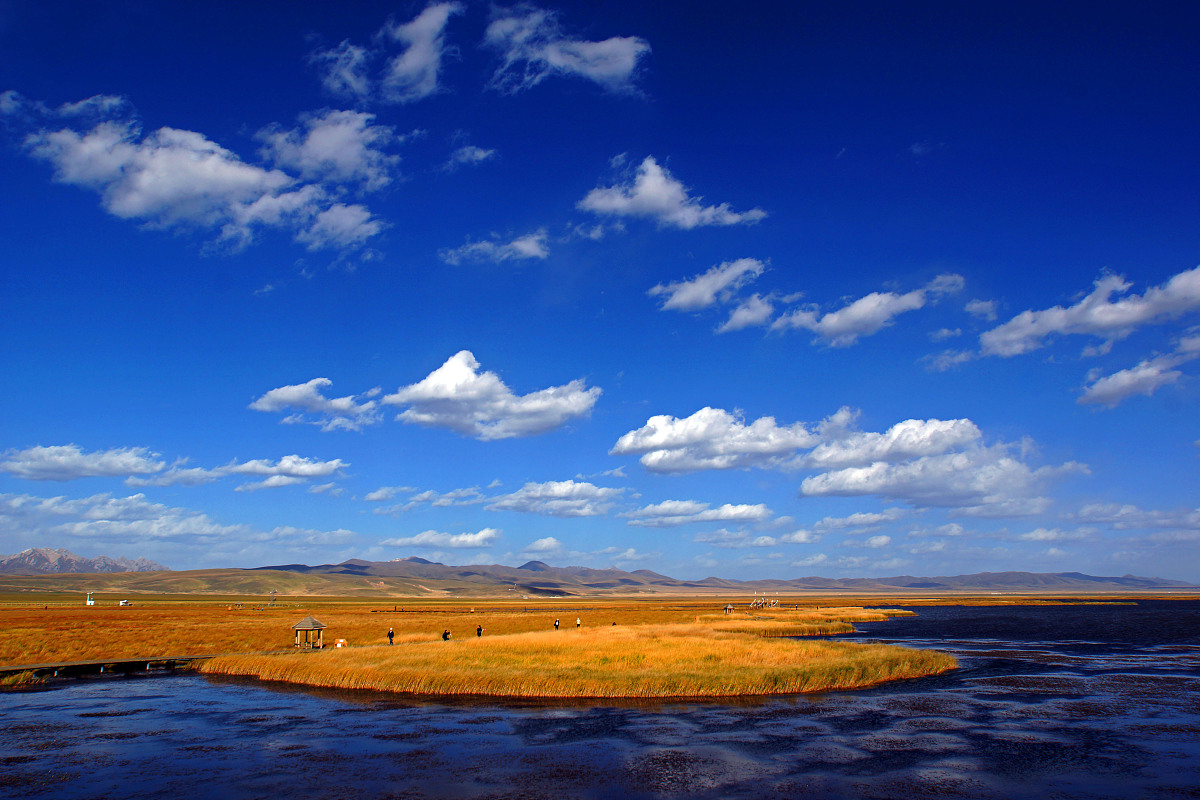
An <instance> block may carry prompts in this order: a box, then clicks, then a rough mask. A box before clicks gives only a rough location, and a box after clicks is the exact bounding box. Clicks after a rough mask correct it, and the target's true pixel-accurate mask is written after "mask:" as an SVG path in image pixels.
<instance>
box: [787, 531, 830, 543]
mask: <svg viewBox="0 0 1200 800" xmlns="http://www.w3.org/2000/svg"><path fill="white" fill-rule="evenodd" d="M779 541H781V542H785V543H787V544H812V543H813V542H819V541H821V537H820V536H818V535H817V534H815V533H813V532H812V531H806V530H798V531H792V532H791V533H785V534H784V535H783V536H780V537H779Z"/></svg>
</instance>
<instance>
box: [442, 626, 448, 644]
mask: <svg viewBox="0 0 1200 800" xmlns="http://www.w3.org/2000/svg"><path fill="white" fill-rule="evenodd" d="M442 641H443V642H448V641H450V629H449V628H446V630H444V631H442Z"/></svg>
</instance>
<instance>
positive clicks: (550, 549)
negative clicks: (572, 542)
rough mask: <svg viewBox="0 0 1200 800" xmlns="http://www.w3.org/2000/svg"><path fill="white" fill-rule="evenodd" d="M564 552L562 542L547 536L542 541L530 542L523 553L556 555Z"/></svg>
mask: <svg viewBox="0 0 1200 800" xmlns="http://www.w3.org/2000/svg"><path fill="white" fill-rule="evenodd" d="M559 550H562V542H560V541H559V540H558V539H555V538H554V537H553V536H547V537H545V538H542V539H535V540H534V541H532V542H530V543H529V544H528V545H527V546H526V547H525V549H524V550H522V551H521V552H522V553H556V552H558V551H559Z"/></svg>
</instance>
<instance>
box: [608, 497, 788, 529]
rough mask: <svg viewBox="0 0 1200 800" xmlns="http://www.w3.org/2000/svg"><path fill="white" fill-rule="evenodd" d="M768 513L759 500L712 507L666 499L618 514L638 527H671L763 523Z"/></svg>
mask: <svg viewBox="0 0 1200 800" xmlns="http://www.w3.org/2000/svg"><path fill="white" fill-rule="evenodd" d="M771 515H772V512H771V509H769V508H767V507H766V505H764V504H762V503H756V504H754V505H748V504H740V505H731V504H729V503H726V504H725V505H723V506H718V507H717V508H711V507H710V505H709V504H708V503H700V502H697V501H695V500H666V501H664V502H662V503H654V504H652V505H648V506H643V507H642V508H639V509H636V510H634V511H627V512H625V513H624V514H622V515H621V516H623V517H628V518H629V523H628V524H630V525H634V526H637V527H641V528H673V527H676V526H678V525H688V524H690V523H693V522H729V521H733V522H762V521H764V520H768V519H770V518H771Z"/></svg>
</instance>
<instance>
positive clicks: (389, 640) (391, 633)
mask: <svg viewBox="0 0 1200 800" xmlns="http://www.w3.org/2000/svg"><path fill="white" fill-rule="evenodd" d="M395 635H396V632H395V631H394V630H392V629H391V628H388V644H395V642H393V641H392V638H393V637H394V636H395Z"/></svg>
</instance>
